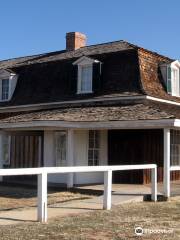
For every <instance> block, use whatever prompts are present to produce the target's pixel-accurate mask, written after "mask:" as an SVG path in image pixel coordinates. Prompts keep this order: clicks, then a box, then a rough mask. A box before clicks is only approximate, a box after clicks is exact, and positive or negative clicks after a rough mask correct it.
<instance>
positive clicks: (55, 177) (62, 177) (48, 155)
mask: <svg viewBox="0 0 180 240" xmlns="http://www.w3.org/2000/svg"><path fill="white" fill-rule="evenodd" d="M44 166H45V167H54V166H56V159H55V132H54V131H44ZM66 178H67V174H52V175H48V182H52V183H65V184H66V181H67V179H66Z"/></svg>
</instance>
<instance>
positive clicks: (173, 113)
mask: <svg viewBox="0 0 180 240" xmlns="http://www.w3.org/2000/svg"><path fill="white" fill-rule="evenodd" d="M0 118H1V120H0V128H9V127H10V128H12V127H13V126H14V127H15V126H16V127H23V126H27V127H28V126H31V127H32V126H42V127H43V126H56V123H57V126H58V127H59V126H61V124H62V126H66V125H63V124H66V123H71V124H72V126H73V124H76V125H77V124H78V126H79V127H80V125H81V124H82V125H83V124H85V125H87V123H97V124H98V125H99V126H100V124H101V123H102V124H103V123H106V124H108V123H114V124H117V123H118V122H127V121H128V122H133V121H134V122H135V121H136V122H138V121H139V122H145V121H146V122H148V121H160V120H161V121H162V120H163V121H166V122H167V120H174V119H180V107H179V106H173V105H169V104H162V103H157V102H153V101H143V102H141V103H134V104H133V103H131V104H128V105H127V104H126V105H121V106H97V107H90V106H89V107H88V106H86V107H74V108H73V107H71V108H58V109H51V110H41V111H33V112H21V113H20V112H19V113H17V112H16V113H9V114H6V115H3V114H1V115H0ZM47 123H48V124H47Z"/></svg>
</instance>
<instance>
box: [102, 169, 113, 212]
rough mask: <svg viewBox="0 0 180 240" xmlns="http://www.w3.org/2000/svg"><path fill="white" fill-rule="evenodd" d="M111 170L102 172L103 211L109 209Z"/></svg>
mask: <svg viewBox="0 0 180 240" xmlns="http://www.w3.org/2000/svg"><path fill="white" fill-rule="evenodd" d="M111 191H112V170H108V171H106V172H104V196H103V209H105V210H110V209H111Z"/></svg>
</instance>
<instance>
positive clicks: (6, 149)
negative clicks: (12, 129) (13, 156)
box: [3, 135, 10, 165]
mask: <svg viewBox="0 0 180 240" xmlns="http://www.w3.org/2000/svg"><path fill="white" fill-rule="evenodd" d="M3 164H4V165H10V136H8V135H4V136H3Z"/></svg>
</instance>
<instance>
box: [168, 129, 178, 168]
mask: <svg viewBox="0 0 180 240" xmlns="http://www.w3.org/2000/svg"><path fill="white" fill-rule="evenodd" d="M170 145H171V165H172V166H174V165H175V166H176V165H180V131H179V130H171V139H170Z"/></svg>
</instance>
